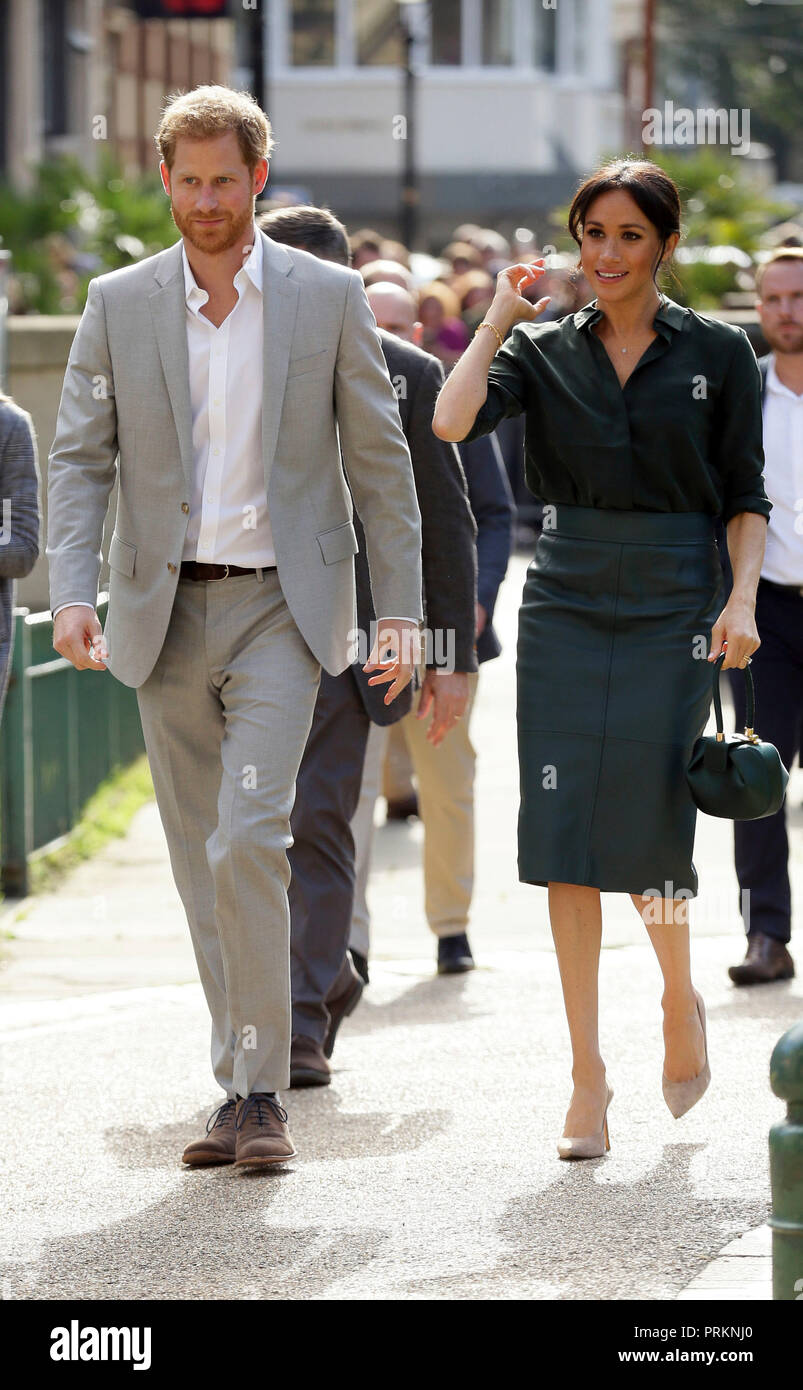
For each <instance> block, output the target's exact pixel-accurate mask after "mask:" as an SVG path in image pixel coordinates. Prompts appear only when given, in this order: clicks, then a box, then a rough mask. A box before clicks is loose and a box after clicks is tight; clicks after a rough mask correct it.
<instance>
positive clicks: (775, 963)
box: [728, 931, 795, 985]
mask: <svg viewBox="0 0 803 1390" xmlns="http://www.w3.org/2000/svg"><path fill="white" fill-rule="evenodd" d="M794 973H795V962H794V961H793V960H792V957H791V956H790V954H789V952H788V951H787V949H786V947H785V945H784V943H783V942H782V941H778V939H777V938H776V937H774V936H765V935H764V933H763V932H758V931H757V932H751V933H750V935H749V936H748V938H747V955H746V956H745V958H744V960H743V961H742V964H741V965H732V966H731V967H730V969H729V970H728V974H729V975H730V977H731V979H732V980H733V983H734V984H735V985H766V984H771V983H772V981H773V980H791V979H792V976H793V975H794Z"/></svg>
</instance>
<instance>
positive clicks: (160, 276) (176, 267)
mask: <svg viewBox="0 0 803 1390" xmlns="http://www.w3.org/2000/svg"><path fill="white" fill-rule="evenodd" d="M154 278H155V280H156V282H157V289H156V290H155V291H154V292H153V293H152V294H151V295H150V306H151V312H152V314H153V323H154V329H155V332H156V342H157V346H158V348H159V357H160V358H161V362H162V371H163V372H164V378H165V382H166V383H167V392H168V395H169V397H170V405H171V407H172V410H173V419H174V420H175V424H176V432H177V434H178V445H179V450H180V453H181V464H182V467H183V469H184V476H185V478H186V481H187V496H188V497H189V496H191V494H192V481H193V478H192V475H193V467H192V403H191V401H190V361H189V353H188V351H187V323H186V301H185V297H184V271H183V268H182V263H181V242H180V241H177V242H176V243H175V245H174V246H171V247H169V248H168V250H167V251H165V252H163V254H162V255H161V256H160V257H159V261H158V264H157V266H156V270H155V271H154Z"/></svg>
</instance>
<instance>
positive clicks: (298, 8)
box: [290, 0, 335, 67]
mask: <svg viewBox="0 0 803 1390" xmlns="http://www.w3.org/2000/svg"><path fill="white" fill-rule="evenodd" d="M290 24H291V28H290V61H291V63H292V64H293V67H331V66H332V65H333V64H334V61H335V0H293V4H292V8H291V12H290Z"/></svg>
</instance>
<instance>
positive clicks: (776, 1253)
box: [769, 1023, 803, 1301]
mask: <svg viewBox="0 0 803 1390" xmlns="http://www.w3.org/2000/svg"><path fill="white" fill-rule="evenodd" d="M770 1085H771V1086H772V1089H773V1091H774V1092H775V1094H776V1096H780V1098H781V1100H785V1101H786V1103H787V1111H786V1119H785V1120H781V1121H780V1123H779V1124H777V1125H773V1126H772V1129H771V1130H770V1183H771V1186H772V1216H771V1217H770V1221H769V1224H770V1226H771V1227H772V1297H773V1299H776V1298H780V1299H785V1300H787V1301H790V1300H797V1299H801V1300H803V1023H796V1024H795V1025H794V1027H793V1028H790V1029H789V1030H788V1032H786V1033H784V1035H783V1037H782V1038H779V1040H778V1042H777V1043H776V1044H775V1047H774V1048H773V1052H772V1057H771V1058H770Z"/></svg>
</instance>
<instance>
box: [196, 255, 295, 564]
mask: <svg viewBox="0 0 803 1390" xmlns="http://www.w3.org/2000/svg"><path fill="white" fill-rule="evenodd" d="M181 258H182V262H183V265H184V291H185V298H186V303H187V348H188V353H189V369H190V401H191V403H192V456H193V486H192V496H191V497H190V519H189V523H188V525H187V534H186V537H185V540H184V550H183V552H182V556H181V558H182V560H200V561H201V562H202V563H204V564H215V565H224V564H227V563H228V564H231V565H242V566H244V567H245V568H246V569H256V568H258V567H260V566H267V565H275V564H276V552H275V550H274V548H273V535H272V533H271V529H270V520H269V518H268V499H267V496H266V493H265V469H264V466H263V462H262V365H263V364H262V346H263V317H262V238H261V237H260V236H256V237H255V239H254V245H253V247H252V250H251V254H250V255H249V257H248V259H247V260H246V261H245V262H244V263H243V266H242V268H241V269H240V270H238V271H237V274H236V275H235V277H234V288H235V289H236V291H237V303H236V304H235V306H234V308H233V309H232V311H231V313H230V314H228V316H227V317H226V318H225V319H224V320H223V322H222V324H221V325H220V327H219V328H215V326H214V324H213V323H210V322H209V319H207V318H204V316H203V314H202V313H201V309H202V307H203V305H204V304H206V302H207V300H208V299H209V295H208V294H207V293H206V290H202V289H199V287H198V285H197V284H196V282H195V276H194V275H193V273H192V270H191V269H190V263H189V261H188V260H187V253H186V250H185V248H184V246H183V245H182V248H181Z"/></svg>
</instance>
